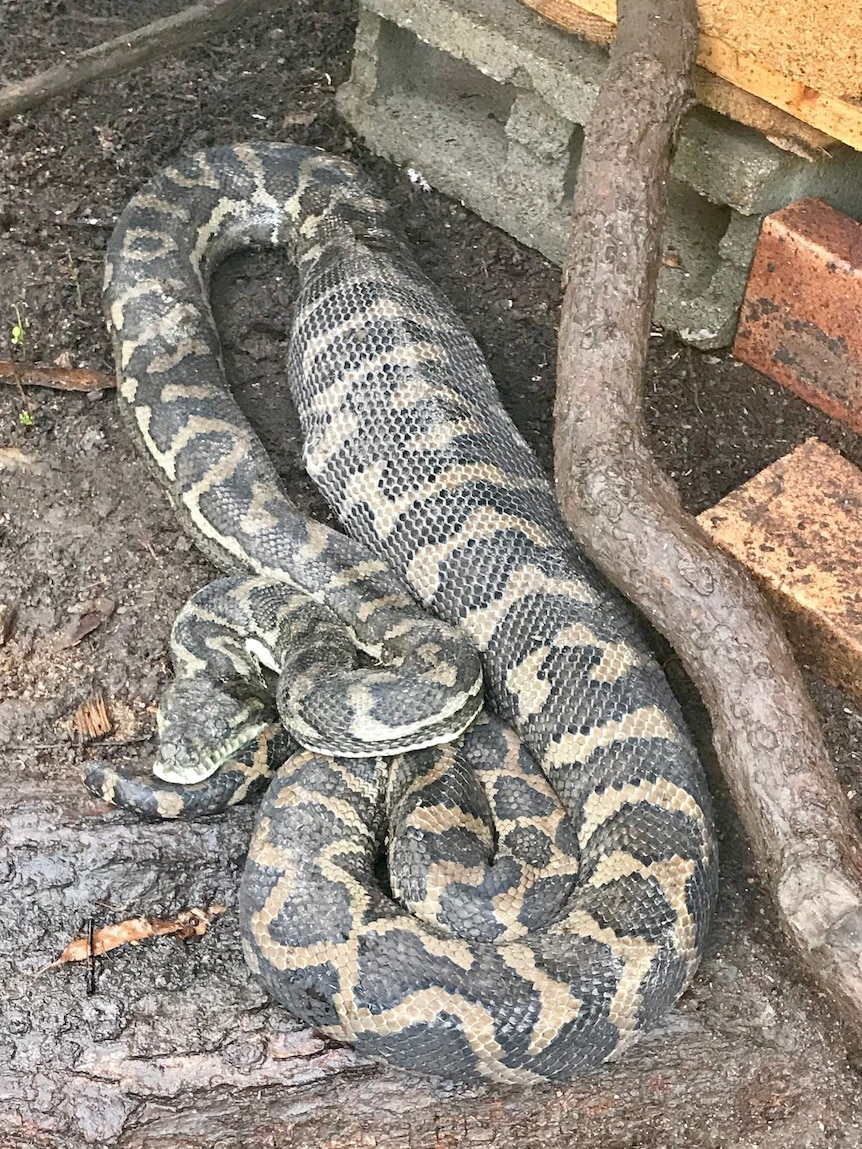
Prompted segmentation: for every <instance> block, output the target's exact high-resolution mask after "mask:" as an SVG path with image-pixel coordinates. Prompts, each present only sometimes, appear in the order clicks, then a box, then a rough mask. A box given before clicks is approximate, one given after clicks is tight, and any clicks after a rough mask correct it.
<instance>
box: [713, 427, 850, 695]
mask: <svg viewBox="0 0 862 1149" xmlns="http://www.w3.org/2000/svg"><path fill="white" fill-rule="evenodd" d="M698 521H699V523H700V524H701V526H702V527H703V528H704V529H705V530H706V531H707V532H708V533H709V534H710V535H711V536H712V538H713V539H714V541H715V542H717V543H718V544H719V546H721V547H723V548H724V549H725V550H726V551H728V552H729V553H730V554H732V555H733V556H734V558H736V559H738V560H739V562H741V563H742V564H743V566H745V567H747V568H748V570H749V571H750V573H751V574H753V575H754V577H755V578H756V580H757V582H758V583H759V584H760V586H761V588H762V589H763V590H764V591H765V593H766V595H767V597H768V598H769V599H770V601H771V602H772V605H773V606H774V607H775V608H776V610H777V611H778V613H779V615H780V616H781V618H782V620H783V621H784V623H785V625H786V627H787V633H788V636H789V638H790V640H791V642H792V643H793V645H794V648H795V649H796V652H797V655H798V656H799V658H800V660H801V661H802V663H803V664H804V665H806V666H809V667H810V668H811V669H812V670H815V671H816V672H817V673H819V674H820V675H822V677H823V678H825V679H826V680H827V681H828V682H832V683H833V684H834V685H836V686H840V687H842V688H843V689H844V690H847V691H848V692H849V693H851V694H853V695H854V696H855V697H856V698H857V699H859V700H860V701H862V580H860V576H859V572H860V571H862V471H859V470H858V468H856V467H854V466H853V464H852V463H849V462H848V461H847V460H846V459H845V458H843V457H842V456H841V455H839V454H838V452H837V451H833V450H832V448H831V447H827V446H826V445H825V444H824V443H821V442H819V441H818V440H817V439H809V440H808V442H806V443H803V444H802V446H801V447H797V448H796V450H794V451H792V452H791V453H790V454H789V455H785V456H784V457H783V458H782V459H779V460H778V461H777V462H776V463H773V464H772V465H771V466H769V467H767V468H766V469H765V470H763V471H761V472H760V474H758V475H755V476H754V478H753V479H750V480H749V481H748V482H747V483H745V484H744V486H742V487H739V488H738V489H737V490H735V491H732V492H731V493H730V494H729V495H727V497H726V498H724V499H722V500H721V502H720V503H717V504H716V505H715V506H714V507H712V508H711V509H710V510H708V511H704V512H703V514H701V515H699V516H698Z"/></svg>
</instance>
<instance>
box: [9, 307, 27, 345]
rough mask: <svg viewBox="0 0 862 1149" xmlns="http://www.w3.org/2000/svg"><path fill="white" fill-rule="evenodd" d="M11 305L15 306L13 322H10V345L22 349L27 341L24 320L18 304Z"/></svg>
mask: <svg viewBox="0 0 862 1149" xmlns="http://www.w3.org/2000/svg"><path fill="white" fill-rule="evenodd" d="M13 306H14V307H15V322H14V323H13V324H12V346H13V347H18V348H20V349H21V350H22V351H23V350H24V345H25V343H26V342H27V336H26V334H25V327H24V320H23V319H22V318H21V312H20V311H19V309H18V304H17V303H16V304H14V305H13Z"/></svg>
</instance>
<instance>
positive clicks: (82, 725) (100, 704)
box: [71, 691, 114, 742]
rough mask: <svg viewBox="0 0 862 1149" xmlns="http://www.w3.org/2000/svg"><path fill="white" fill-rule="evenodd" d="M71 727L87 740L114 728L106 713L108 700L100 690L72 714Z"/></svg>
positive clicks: (108, 732) (100, 735)
mask: <svg viewBox="0 0 862 1149" xmlns="http://www.w3.org/2000/svg"><path fill="white" fill-rule="evenodd" d="M71 725H72V729H73V730H75V731H77V733H78V734H80V735H81V737H82V738H84V739H86V740H87V741H88V742H89V741H91V740H92V739H94V738H101V737H102V736H103V735H104V734H110V732H111V731H112V730H113V728H114V724H113V722H112V720H111V716H110V714H109V713H108V700H107V699H106V698H105V695H104V694H103V693H102V692H101V691H100V692H99V693H98V694H94V695H93V697H92V698H88V699H87V701H86V702H84V703H82V704H81V705H80V706H79V707H78V709H77V710H76V711H75V713H74V714H73V715H72V723H71Z"/></svg>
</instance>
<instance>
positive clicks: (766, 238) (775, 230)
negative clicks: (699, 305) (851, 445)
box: [733, 199, 862, 433]
mask: <svg viewBox="0 0 862 1149" xmlns="http://www.w3.org/2000/svg"><path fill="white" fill-rule="evenodd" d="M733 353H734V355H736V357H737V358H738V359H742V360H743V361H744V362H745V363H748V364H750V365H751V366H752V367H754V368H755V369H756V370H758V371H761V372H762V373H763V374H764V375H768V376H769V377H770V378H772V379H775V380H776V381H777V382H778V383H781V384H783V385H784V386H785V387H788V388H790V390H792V391H795V392H796V393H797V394H798V395H801V396H802V398H803V399H805V400H806V401H807V402H809V403H811V404H813V405H814V406H815V407H820V408H821V409H822V410H823V411H826V412H827V413H828V414H830V415H833V416H834V417H835V418H836V419H841V420H843V421H844V422H845V423H847V424H848V425H849V426H850V427H852V428H853V430H854V431H858V432H860V433H862V224H859V223H856V222H855V220H852V219H849V218H848V217H847V216H846V215H842V214H841V213H840V212H837V211H835V210H834V209H833V208H831V207H829V206H828V205H827V204H825V203H822V202H821V201H820V200H816V199H806V200H800V201H799V203H794V204H791V205H790V206H789V207H786V208H784V209H783V210H781V211H777V212H775V213H774V214H773V215H769V216H767V217H766V218H765V219H764V221H763V227H762V228H761V232H760V238H759V239H758V241H757V248H756V250H755V254H754V262H753V263H752V265H751V272H750V274H749V277H748V285H747V287H746V289H745V297H744V299H743V301H742V310H741V312H740V316H739V326H738V328H737V333H736V341H735V343H734V345H733Z"/></svg>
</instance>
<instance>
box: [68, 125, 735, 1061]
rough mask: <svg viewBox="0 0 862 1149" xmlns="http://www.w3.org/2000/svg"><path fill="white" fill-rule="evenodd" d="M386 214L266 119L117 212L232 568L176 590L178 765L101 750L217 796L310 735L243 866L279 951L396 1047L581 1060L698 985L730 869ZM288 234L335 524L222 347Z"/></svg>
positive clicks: (165, 440)
mask: <svg viewBox="0 0 862 1149" xmlns="http://www.w3.org/2000/svg"><path fill="white" fill-rule="evenodd" d="M391 214H392V213H391V211H390V209H388V208H387V206H386V204H385V203H383V202H382V201H381V200H380V199H379V198H378V197H377V195H376V194H375V192H374V190H373V189H372V188H371V187H370V186H369V185H368V184H367V183H366V182H365V181H364V179H363V178H362V177H361V176H360V175H359V174H358V173H357V172H356V170H355V169H354V168H353V167H352V166H351V165H350V164H348V163H346V162H344V161H342V160H340V159H336V158H334V157H332V156H327V155H325V154H323V153H320V152H317V151H314V150H311V149H307V148H300V147H296V146H293V145H288V144H253V145H247V146H237V147H234V148H218V149H214V150H212V151H210V152H207V153H203V154H200V155H197V156H195V157H193V158H191V159H189V160H185V161H183V162H181V163H179V164H177V166H175V167H172V168H170V169H168V170H166V171H165V172H163V173H162V174H161V175H160V176H158V177H157V178H156V179H155V180H153V181H152V182H151V183H150V184H149V185H148V186H147V187H146V188H145V189H144V190H143V191H142V192H141V193H140V194H139V195H137V196H136V197H135V199H134V200H133V201H132V203H131V204H130V205H129V207H128V208H127V209H126V211H125V212H124V213H123V215H122V217H121V218H120V221H119V223H118V225H117V228H116V231H115V233H114V237H113V239H112V241H111V244H110V248H109V253H108V262H107V273H106V287H105V305H106V313H107V315H108V320H109V325H110V327H111V329H112V332H113V337H114V344H115V353H116V357H117V365H118V376H119V393H120V404H121V409H122V411H123V414H124V419H125V421H126V423H127V424H128V427H129V428H130V430H131V432H132V434H133V435H134V437H135V439H136V440H137V441H138V442H139V443H142V444H143V446H144V448H145V450H146V452H147V453H148V454H149V456H150V457H151V458H152V460H153V461H154V463H155V466H156V470H157V472H158V473H159V475H160V477H161V479H162V481H163V482H164V483H165V485H166V486H167V489H168V493H169V496H170V498H171V501H172V503H173V505H174V506H175V508H176V510H177V513H178V514H179V515H180V516H181V518H182V521H183V522H184V524H185V526H186V527H187V529H188V530H190V531H191V533H192V535H193V537H194V538H195V540H196V541H197V542H198V543H199V545H200V546H201V547H202V549H203V550H204V551H205V552H206V554H208V555H209V556H211V557H212V558H213V559H214V560H215V561H216V562H217V563H219V564H220V565H221V566H222V567H223V568H227V569H228V570H231V571H234V572H240V573H239V574H238V575H237V574H234V576H233V577H230V578H226V579H220V580H218V581H217V582H215V583H213V584H212V585H211V586H210V587H207V588H205V589H204V590H203V591H201V592H199V594H198V595H196V596H195V597H194V598H193V599H192V600H191V601H190V603H189V604H188V605H187V606H186V608H185V609H184V611H183V612H182V614H181V615H180V617H179V618H178V620H177V623H176V625H175V628H174V634H173V639H172V646H173V653H174V660H175V665H176V669H177V681H176V683H175V684H174V685H173V686H172V687H171V688H170V691H169V693H168V696H167V697H166V698H165V699H164V700H163V702H162V705H161V707H160V725H161V731H160V733H161V743H160V750H159V756H158V759H157V762H156V766H155V767H154V772H155V773H156V775H157V778H156V780H153V781H140V780H135V779H131V778H125V777H124V776H122V775H120V774H118V773H117V772H116V771H114V770H112V769H111V768H110V767H108V766H106V765H102V764H98V763H94V764H91V766H90V767H89V769H88V771H87V774H86V781H87V784H88V785H89V786H90V788H91V789H93V790H94V791H95V792H96V793H98V794H101V795H102V796H104V797H106V798H108V799H109V800H111V801H114V802H116V803H117V804H120V805H124V806H127V807H129V808H132V809H135V810H138V811H140V812H141V813H144V814H149V815H151V816H161V817H178V816H179V817H182V816H190V815H194V814H200V813H207V812H211V811H213V810H216V809H221V808H223V807H224V806H225V805H227V804H228V803H229V802H233V801H238V800H239V799H241V798H243V797H244V796H245V795H246V794H247V793H248V791H249V790H250V789H251V787H252V786H253V785H256V784H257V782H258V781H259V780H260V779H263V778H266V777H268V776H269V774H270V772H271V770H272V769H273V767H274V765H275V764H277V761H278V760H280V759H283V758H284V757H285V756H286V755H287V754H288V753H289V752H290V750H291V748H294V749H295V747H296V745H297V743H299V744H300V745H301V746H302V747H303V749H301V750H299V751H298V752H295V753H294V754H293V756H292V757H291V758H290V759H289V760H288V761H287V763H286V764H285V765H284V766H283V767H282V768H281V770H280V771H279V772H278V774H277V775H276V777H275V780H274V781H273V782H272V783H271V784H270V786H269V789H268V791H267V793H266V796H265V798H264V801H263V805H262V808H261V811H260V814H259V817H258V821H257V825H256V829H255V832H254V836H253V839H252V843H251V848H250V853H249V858H248V863H247V867H246V870H245V874H244V879H243V883H242V890H241V897H240V916H241V931H242V939H243V946H244V950H245V954H246V958H247V960H248V962H249V964H250V966H251V967H252V969H253V970H254V971H255V973H256V974H257V975H258V977H259V978H260V980H261V982H262V983H263V985H264V986H265V987H266V988H267V989H268V990H269V992H270V993H271V994H272V995H273V996H274V997H275V998H276V999H277V1000H278V1001H279V1002H281V1003H283V1004H284V1005H285V1006H287V1008H288V1009H290V1010H291V1011H292V1012H293V1013H294V1014H296V1015H297V1016H298V1017H300V1018H302V1019H304V1020H305V1021H306V1022H308V1023H310V1024H313V1025H315V1026H317V1027H319V1028H321V1029H322V1030H324V1031H325V1032H327V1033H329V1034H331V1035H332V1036H334V1037H336V1038H339V1039H341V1040H346V1041H349V1042H353V1043H356V1044H357V1045H358V1046H360V1047H361V1048H362V1049H363V1050H365V1051H367V1052H370V1053H373V1054H375V1055H379V1056H381V1057H383V1058H385V1059H387V1060H388V1061H390V1062H392V1063H394V1064H397V1065H399V1066H401V1067H403V1068H406V1069H411V1070H415V1071H418V1072H423V1073H430V1074H440V1075H443V1076H445V1077H449V1078H453V1079H462V1080H468V1079H472V1078H477V1077H486V1078H491V1079H494V1080H497V1081H502V1082H516V1081H517V1082H529V1081H540V1080H545V1079H552V1080H563V1079H566V1078H568V1077H570V1076H571V1075H572V1074H574V1073H576V1072H578V1071H580V1070H582V1069H585V1068H587V1067H591V1066H595V1065H598V1064H600V1063H601V1062H603V1061H606V1060H608V1059H609V1058H613V1057H616V1056H618V1055H619V1054H620V1053H621V1052H622V1051H623V1050H624V1049H625V1048H626V1047H628V1046H629V1045H630V1044H631V1043H632V1041H633V1040H634V1039H636V1037H637V1036H638V1035H639V1034H640V1033H641V1032H642V1031H643V1030H644V1029H646V1028H647V1027H649V1026H650V1025H651V1024H653V1023H654V1022H655V1020H656V1018H657V1017H659V1016H660V1015H661V1014H662V1013H664V1012H665V1011H666V1010H667V1009H668V1008H669V1007H670V1006H671V1005H672V1004H673V1003H674V1002H675V1001H676V999H677V998H678V997H679V995H680V994H681V993H682V991H683V990H684V988H685V987H686V985H687V984H688V982H689V980H690V978H691V976H692V974H693V971H694V969H695V966H696V964H697V961H698V959H699V956H700V953H701V949H702V946H703V943H704V939H705V935H706V932H707V930H708V927H709V923H710V919H711V915H712V908H713V903H714V897H715V886H716V860H715V844H714V839H713V834H712V828H711V820H710V812H709V799H708V795H707V793H706V788H705V783H704V779H703V776H702V772H701V767H700V765H699V763H698V760H697V757H696V755H695V752H694V750H693V748H692V746H691V744H690V741H689V739H688V736H687V735H686V733H685V730H684V726H683V724H682V719H681V716H680V714H679V711H678V708H677V705H676V702H675V700H674V698H673V696H672V694H671V692H670V690H669V688H668V686H667V683H666V681H665V679H664V677H663V675H662V673H661V671H660V669H659V668H658V666H657V665H656V663H655V661H654V660H653V658H652V656H651V655H650V654H649V652H648V650H647V648H646V647H645V645H644V643H643V641H642V639H641V637H640V636H639V632H638V629H637V627H636V624H635V623H634V622H633V620H632V617H631V614H630V611H629V609H628V608H627V607H626V605H625V604H624V603H623V602H622V601H621V600H620V598H619V597H618V595H617V594H616V593H615V592H614V591H613V590H612V589H611V588H610V587H608V585H607V584H606V583H605V582H604V581H603V580H602V579H601V578H600V577H599V576H598V575H597V574H596V572H595V571H594V570H593V568H592V567H591V566H590V564H589V563H588V562H587V560H586V559H585V558H584V557H583V555H582V554H581V553H580V551H579V550H578V548H577V546H576V544H575V543H574V541H573V539H572V536H571V535H570V533H569V532H568V530H567V528H566V527H565V526H564V524H563V522H562V520H561V518H560V514H559V511H558V509H557V506H556V503H555V500H554V497H553V493H552V491H551V489H550V486H549V484H548V481H547V479H546V477H545V475H544V474H543V473H542V471H541V470H540V468H539V466H538V464H537V462H536V460H535V459H534V457H533V455H532V454H531V453H530V451H529V449H528V448H527V446H526V444H525V443H524V442H523V440H522V439H521V437H520V435H519V434H518V433H517V431H516V430H515V428H514V426H513V425H512V423H511V421H510V420H509V418H508V416H507V415H506V413H505V411H504V410H503V407H502V405H501V403H500V399H499V396H498V395H497V392H496V388H495V386H494V383H493V380H492V379H491V377H490V375H489V373H488V370H487V367H486V365H485V363H484V361H483V359H482V356H481V354H480V352H479V350H478V348H477V347H476V345H475V343H474V342H473V340H472V338H471V337H470V336H469V334H468V333H467V331H466V330H465V329H464V327H463V325H462V324H461V322H460V321H459V319H458V318H457V317H456V316H455V315H454V314H453V312H452V311H451V309H450V308H449V306H448V305H447V304H446V303H445V302H444V301H443V300H441V299H440V297H439V296H438V295H437V293H436V292H435V291H434V290H433V288H432V287H431V286H430V285H429V284H428V282H427V281H426V280H425V278H424V276H423V275H422V274H421V272H420V271H419V270H418V269H417V267H416V266H415V264H414V263H413V261H412V259H411V258H410V255H409V253H408V252H407V251H406V250H405V248H404V246H403V244H402V242H401V241H400V240H399V239H397V238H396V233H397V228H394V227H393V224H392V221H391ZM275 244H278V245H286V246H287V247H288V248H289V249H290V250H291V252H292V255H293V258H294V259H295V261H296V264H297V266H298V268H299V273H300V284H301V290H300V296H299V300H298V302H297V305H296V314H295V318H294V324H293V334H292V342H291V350H290V362H289V374H290V379H291V385H292V389H293V394H294V397H295V401H296V405H297V408H298V412H299V417H300V421H301V423H302V428H303V432H304V443H305V446H304V460H305V465H306V467H307V469H308V471H309V473H310V475H311V476H312V477H313V479H314V480H315V482H316V483H317V485H318V486H319V488H320V490H321V491H322V492H323V494H324V496H325V497H326V499H327V500H328V502H329V504H330V505H331V507H332V508H333V510H334V511H335V513H336V514H337V515H338V518H339V520H340V522H341V523H342V525H343V527H344V529H345V531H346V532H347V535H343V534H341V533H338V532H335V531H331V530H329V529H327V528H324V527H322V526H320V525H319V524H316V523H313V522H309V521H307V520H306V519H305V518H304V517H303V516H301V515H300V514H299V512H298V511H296V509H295V508H294V507H293V506H292V505H291V504H290V503H289V501H288V500H287V498H286V496H285V495H284V493H283V492H282V490H281V488H280V486H279V481H278V479H277V477H276V475H275V472H274V470H273V467H272V464H271V463H270V461H269V459H268V457H267V456H266V454H265V453H264V451H263V448H262V446H261V445H260V443H259V442H258V440H257V439H256V437H255V436H254V434H253V432H252V431H251V429H250V427H249V426H248V424H247V423H246V422H245V420H244V418H243V417H242V416H241V414H240V412H239V411H238V409H237V408H236V406H235V404H234V402H233V400H232V399H231V397H230V395H229V392H228V390H227V385H226V383H225V382H224V377H223V371H222V367H221V355H220V350H219V344H218V337H217V334H216V331H215V328H214V325H213V321H212V317H211V314H210V310H209V306H208V303H207V284H208V279H209V275H210V272H211V270H212V267H213V266H214V265H215V263H216V262H217V261H219V260H220V259H221V258H223V257H224V256H225V255H226V254H227V253H229V252H230V251H232V250H235V249H236V248H238V247H241V246H247V245H275ZM348 536H349V537H348ZM406 588H409V589H410V591H411V592H412V597H411V596H410V595H408V593H407V589H406ZM417 601H418V603H421V604H422V607H424V608H427V610H428V611H429V612H430V614H426V613H425V611H424V610H423V609H420V607H419V606H418V605H416V603H417ZM357 649H358V651H359V654H358V655H357V654H356V650H357ZM475 652H478V660H479V661H477V655H476V653H475ZM479 662H480V663H481V670H480V667H479ZM482 677H484V688H485V692H486V697H487V703H488V706H489V710H490V713H489V712H483V713H482V714H481V715H480V716H479V718H478V721H475V722H474V719H476V716H477V713H478V712H479V710H480V707H481V705H482V698H481V686H480V680H481V678H482ZM279 721H280V725H279ZM471 724H472V726H471ZM468 727H470V729H469V730H468V732H467V733H466V734H465V735H464V736H463V737H457V736H458V735H461V734H462V732H463V731H464V730H465V729H466V728H468ZM516 735H517V737H516ZM294 739H295V740H296V741H294ZM407 751H410V752H409V753H408V752H407ZM384 753H385V754H386V755H387V756H386V757H384V756H382V755H383V754H384ZM353 755H361V756H356V757H354V756H353ZM382 854H386V855H388V862H389V876H388V878H385V877H383V876H382V872H381V855H382Z"/></svg>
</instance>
